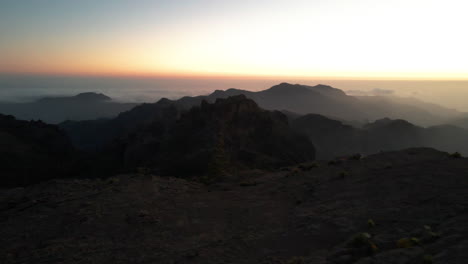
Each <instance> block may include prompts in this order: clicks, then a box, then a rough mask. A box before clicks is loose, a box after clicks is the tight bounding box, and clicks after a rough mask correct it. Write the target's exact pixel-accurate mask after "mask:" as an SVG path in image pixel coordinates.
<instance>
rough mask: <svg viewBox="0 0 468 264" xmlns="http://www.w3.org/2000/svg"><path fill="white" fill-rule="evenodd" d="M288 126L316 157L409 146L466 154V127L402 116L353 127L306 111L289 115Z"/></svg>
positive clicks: (333, 156)
mask: <svg viewBox="0 0 468 264" xmlns="http://www.w3.org/2000/svg"><path fill="white" fill-rule="evenodd" d="M291 126H292V127H293V128H294V129H295V130H296V131H298V132H301V133H304V134H306V135H307V136H308V137H309V139H310V141H311V142H312V143H313V144H314V146H315V147H316V150H317V158H319V159H333V158H336V157H339V156H346V155H352V154H353V153H360V154H365V155H368V154H373V153H378V152H381V151H392V150H401V149H405V148H413V147H432V148H436V149H439V150H443V151H447V152H461V153H464V154H468V130H466V129H464V128H460V127H456V126H452V125H440V126H432V127H427V128H423V127H419V126H416V125H413V124H411V123H409V122H408V121H405V120H401V119H396V120H392V119H389V118H384V119H379V120H376V121H375V122H372V123H368V124H366V125H365V126H363V127H362V128H355V127H352V126H350V125H346V124H344V123H342V122H340V121H336V120H332V119H329V118H327V117H324V116H321V115H316V114H308V115H304V116H301V117H299V118H296V119H293V120H292V121H291Z"/></svg>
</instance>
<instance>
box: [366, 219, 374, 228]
mask: <svg viewBox="0 0 468 264" xmlns="http://www.w3.org/2000/svg"><path fill="white" fill-rule="evenodd" d="M367 225H368V226H369V228H373V227H375V222H374V220H373V219H369V220H367Z"/></svg>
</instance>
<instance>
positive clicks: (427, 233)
mask: <svg viewBox="0 0 468 264" xmlns="http://www.w3.org/2000/svg"><path fill="white" fill-rule="evenodd" d="M439 237H440V234H439V233H437V232H434V231H433V230H432V227H430V226H428V225H425V226H424V233H423V235H422V241H423V242H425V243H429V242H433V241H435V240H437V239H438V238H439Z"/></svg>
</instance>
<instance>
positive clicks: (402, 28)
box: [0, 0, 468, 79]
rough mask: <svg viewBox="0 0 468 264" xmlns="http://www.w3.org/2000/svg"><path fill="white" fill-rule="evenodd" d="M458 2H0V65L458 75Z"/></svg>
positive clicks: (467, 65)
mask: <svg viewBox="0 0 468 264" xmlns="http://www.w3.org/2000/svg"><path fill="white" fill-rule="evenodd" d="M466 10H468V4H467V3H466V1H461V0H445V1H435V0H406V1H402V0H394V1H383V0H355V1H349V0H328V1H303V0H288V1H286V0H269V1H264V0H257V1H247V0H237V1H210V0H199V1H196V0H178V1H177V0H175V1H174V0H173V1H149V0H143V1H135V0H134V1H124V0H99V1H98V0H94V1H91V0H79V1H78V0H61V1H59V0H0V36H1V38H0V72H11V73H52V74H58V73H60V74H63V73H66V74H136V75H138V74H143V75H147V74H148V75H153V74H154V75H163V76H164V75H171V76H172V75H249V76H269V75H272V76H278V75H285V76H306V77H309V76H319V77H332V78H341V77H344V78H346V77H350V78H406V79H408V78H409V79H411V78H427V79H433V78H435V79H438V78H440V79H467V78H468V77H467V76H468V52H467V49H466V47H467V46H468V37H467V36H466V34H465V31H466V26H467V25H468V16H466V14H465V13H466Z"/></svg>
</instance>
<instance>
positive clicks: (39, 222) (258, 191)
mask: <svg viewBox="0 0 468 264" xmlns="http://www.w3.org/2000/svg"><path fill="white" fill-rule="evenodd" d="M388 164H391V166H389V165H388ZM467 170H468V160H467V159H453V158H449V157H448V154H447V153H441V152H438V151H435V150H431V149H411V150H406V151H399V152H390V153H381V154H377V155H373V156H369V157H366V158H364V159H362V160H360V161H356V160H351V161H344V162H343V163H342V164H338V165H333V166H328V165H327V164H326V163H319V167H316V168H313V169H310V170H297V169H293V168H291V171H282V172H277V173H258V172H255V173H253V172H252V173H247V174H245V175H244V176H243V177H244V178H243V179H242V178H240V179H239V180H236V181H231V182H224V183H222V184H218V185H210V186H207V185H204V184H199V183H196V182H191V181H187V180H184V179H180V178H171V177H159V176H155V175H138V174H135V175H120V176H116V177H113V178H111V179H109V180H99V179H95V180H53V181H49V182H45V183H42V184H38V185H34V186H29V187H27V188H24V189H23V188H17V189H9V190H0V221H1V225H0V244H1V245H3V246H2V247H0V256H3V257H2V263H5V264H9V263H19V262H21V263H57V262H62V263H84V262H86V263H108V262H112V263H116V264H120V263H122V264H123V263H148V264H149V263H162V264H169V263H198V264H202V263H203V264H219V263H244V264H250V263H252V264H254V263H255V264H257V263H265V264H287V263H324V264H332V263H333V264H334V263H343V264H351V263H359V264H363V263H375V264H385V263H392V264H408V263H418V264H423V263H430V262H427V261H428V260H429V259H431V262H432V263H464V262H465V260H466V259H468V239H467V238H468V226H467V224H466V223H467V221H468V214H467V212H468V210H467V209H468V200H467V199H466V193H467V192H468V177H466V171H467ZM343 172H346V173H345V174H343ZM343 175H345V176H343ZM240 182H246V183H244V184H240ZM247 183H248V184H247ZM370 219H371V220H372V221H370ZM370 223H371V224H370ZM366 233H367V234H368V237H367V234H366ZM413 237H414V239H412V238H413ZM399 241H402V242H399ZM408 241H409V242H408ZM403 242H404V243H403ZM31 252H34V254H32V253H31ZM424 259H426V260H424Z"/></svg>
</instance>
